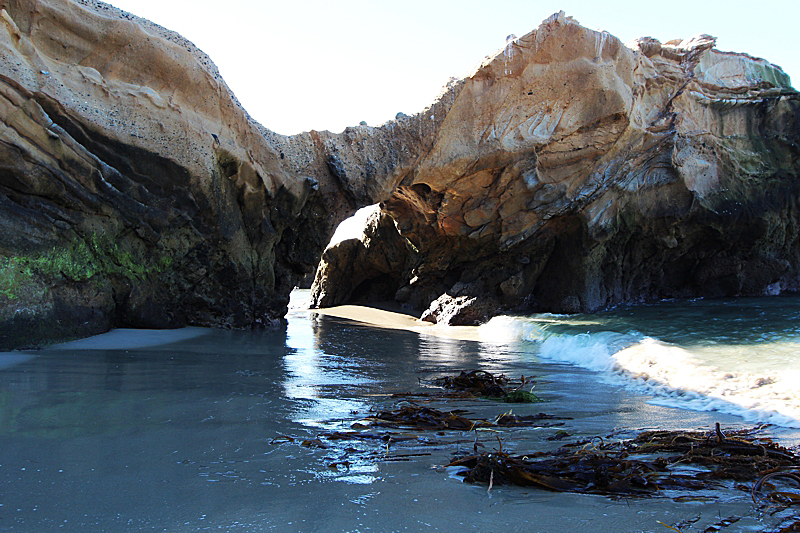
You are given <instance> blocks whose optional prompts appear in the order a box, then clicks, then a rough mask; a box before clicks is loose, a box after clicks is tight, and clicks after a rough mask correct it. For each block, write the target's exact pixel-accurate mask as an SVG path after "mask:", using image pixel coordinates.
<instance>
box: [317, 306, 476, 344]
mask: <svg viewBox="0 0 800 533" xmlns="http://www.w3.org/2000/svg"><path fill="white" fill-rule="evenodd" d="M310 311H311V312H313V313H316V314H319V315H324V316H332V317H336V318H344V319H346V320H352V321H354V322H361V323H362V324H368V325H370V326H376V327H379V328H388V329H401V330H406V331H413V332H415V333H420V334H425V335H435V336H437V337H445V338H449V339H457V340H466V341H485V340H486V339H485V338H482V337H481V335H480V333H479V330H478V327H477V326H442V325H439V324H432V323H430V322H425V321H422V320H420V319H418V318H415V317H413V316H411V315H407V314H405V313H398V312H396V311H387V310H384V309H378V308H374V307H366V306H361V305H339V306H336V307H326V308H324V309H310Z"/></svg>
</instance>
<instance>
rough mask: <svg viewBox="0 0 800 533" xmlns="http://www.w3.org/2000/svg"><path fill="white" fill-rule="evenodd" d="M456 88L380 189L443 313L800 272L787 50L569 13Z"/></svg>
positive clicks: (583, 307)
mask: <svg viewBox="0 0 800 533" xmlns="http://www.w3.org/2000/svg"><path fill="white" fill-rule="evenodd" d="M450 98H451V103H450V105H449V106H448V110H447V114H446V116H445V117H444V120H443V122H442V123H441V125H440V126H439V127H438V129H437V130H436V131H435V132H433V133H432V135H433V138H430V137H429V138H425V140H424V142H423V143H422V145H423V146H424V147H425V149H423V150H422V151H421V152H420V153H419V154H418V157H417V160H416V162H415V164H414V165H413V168H411V169H410V170H409V171H408V172H407V173H405V174H404V175H403V176H402V178H401V179H400V180H399V181H396V182H394V184H395V185H396V188H395V189H394V192H393V193H392V195H391V197H389V198H388V199H386V200H385V201H384V202H383V204H382V207H383V210H384V212H385V213H386V214H388V215H390V216H391V217H392V218H393V219H394V221H395V225H396V227H397V229H398V232H399V234H400V235H402V236H403V237H404V238H405V239H406V240H407V241H408V244H410V246H408V245H405V247H406V248H409V249H412V250H413V255H409V256H408V265H410V266H408V267H406V268H405V269H400V270H398V271H396V272H395V274H394V275H395V277H396V278H395V279H393V280H392V283H393V284H394V285H397V286H399V288H398V290H397V291H396V295H395V298H396V299H397V300H398V301H401V302H405V303H407V304H408V305H409V306H411V307H413V308H416V309H418V310H424V309H426V308H428V307H429V306H430V307H431V309H429V310H428V312H427V313H426V316H427V318H428V319H429V320H436V315H437V311H436V309H444V307H446V306H445V305H443V302H444V303H446V304H447V305H449V306H451V307H452V305H466V306H471V305H479V306H481V309H487V308H491V309H493V310H494V312H500V311H502V310H543V311H552V312H578V311H594V310H598V309H601V308H604V307H606V306H610V305H614V304H618V303H621V302H635V301H644V300H652V299H658V298H670V297H694V296H732V295H757V294H765V293H776V292H779V291H781V290H785V289H797V288H798V282H797V280H798V274H800V272H798V269H799V268H800V255H798V241H797V235H798V233H797V228H798V225H799V224H798V223H800V218H798V211H797V199H798V185H797V183H798V181H797V178H798V170H800V163H799V162H798V157H799V156H800V148H799V147H798V143H800V116H798V109H800V98H799V97H798V94H797V92H796V91H794V90H793V89H792V88H791V86H790V84H789V79H788V77H787V76H786V75H785V74H784V73H783V72H782V71H781V70H780V69H779V68H778V67H775V66H774V65H771V64H770V63H768V62H767V61H764V60H762V59H756V58H753V57H750V56H747V55H744V54H735V53H727V52H720V51H717V50H716V49H714V38H712V37H709V36H699V37H695V38H693V39H689V40H685V41H681V40H677V41H670V42H667V43H660V42H658V41H656V40H655V39H651V38H643V39H639V40H637V41H636V42H633V43H631V44H629V45H627V46H626V45H624V44H622V43H621V42H620V41H619V40H618V39H616V38H615V37H613V36H611V35H609V34H607V33H599V32H596V31H592V30H588V29H586V28H584V27H582V26H580V25H578V24H577V23H576V22H574V21H573V20H572V19H570V18H568V17H565V16H564V14H563V13H559V14H556V15H554V16H553V17H551V18H549V19H548V20H546V21H545V22H543V24H542V25H541V26H540V27H539V28H538V29H537V30H535V31H533V32H531V33H529V34H528V35H525V36H524V37H521V38H519V39H516V40H510V41H509V43H508V45H507V46H506V48H505V49H504V50H502V51H500V52H499V53H498V54H496V55H495V56H494V57H492V58H490V59H487V61H486V62H484V64H482V65H481V66H480V67H479V68H478V69H477V70H476V71H475V72H474V73H473V74H472V75H471V76H469V77H468V78H466V79H465V80H462V81H461V82H459V83H458V84H454V85H453V88H452V92H451V94H450ZM439 118H440V117H438V116H437V120H438V119H439ZM327 253H328V252H326V254H327ZM361 255H368V254H361ZM398 264H400V263H399V262H398ZM323 265H324V262H323ZM351 271H352V269H347V268H345V267H339V268H337V269H336V270H335V272H336V274H335V275H337V276H350V274H349V272H351ZM325 272H327V276H328V277H329V279H321V277H320V275H319V274H318V276H317V282H316V283H317V284H318V285H319V284H328V285H336V284H337V279H338V278H336V279H330V276H331V275H334V274H331V270H326V271H325ZM349 283H350V284H354V283H355V284H357V283H358V281H357V280H356V281H354V280H352V279H351V280H349ZM320 294H321V297H319V298H317V299H316V304H317V305H320V306H325V305H331V304H338V303H343V300H341V299H338V300H337V299H333V298H331V299H326V298H324V297H322V296H324V295H322V293H320ZM443 296H444V299H442V297H443ZM437 299H438V300H437ZM458 302H462V304H458ZM487 304H488V307H487ZM438 314H441V316H442V317H452V316H458V315H459V313H456V312H454V311H453V309H450V310H449V311H447V312H440V313H438ZM460 314H462V315H465V316H466V315H470V316H479V315H481V313H472V314H470V313H463V312H462V313H460ZM483 314H484V315H485V314H486V313H483ZM489 314H491V312H490V313H489ZM431 315H433V316H431ZM443 321H445V322H450V323H455V322H458V319H456V320H451V319H447V318H443ZM470 321H472V319H469V320H467V322H470Z"/></svg>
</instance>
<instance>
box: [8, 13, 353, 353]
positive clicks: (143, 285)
mask: <svg viewBox="0 0 800 533" xmlns="http://www.w3.org/2000/svg"><path fill="white" fill-rule="evenodd" d="M0 8H2V11H0V18H2V20H0V121H2V127H0V224H2V228H3V231H2V232H0V337H2V338H0V347H8V346H20V345H26V344H35V343H37V342H39V341H41V340H47V339H58V338H64V337H69V336H80V335H87V334H91V333H96V332H99V331H105V330H107V329H108V328H110V327H112V326H115V325H128V326H134V327H171V326H179V325H182V324H187V323H190V324H200V325H216V326H228V327H249V326H251V325H257V324H259V323H262V324H263V323H267V322H270V321H273V320H275V319H278V318H280V317H282V316H283V314H284V313H285V309H286V304H287V302H288V293H289V291H290V290H291V289H292V287H294V285H295V283H296V280H297V279H298V278H299V277H300V276H302V275H304V274H305V273H308V272H311V271H313V269H314V267H315V265H316V261H317V259H318V254H319V251H320V249H321V248H322V247H324V243H326V242H327V240H328V238H329V235H330V229H331V228H330V226H331V225H332V224H334V223H335V222H336V221H337V220H334V219H335V218H341V216H334V214H335V211H336V209H337V207H336V205H335V203H336V202H338V201H339V200H338V196H339V195H335V196H336V198H334V199H332V203H331V204H330V205H329V206H327V205H326V203H325V201H324V198H323V197H322V195H320V194H319V192H320V189H323V190H324V189H325V188H326V187H328V185H327V184H326V183H322V184H320V183H319V182H316V181H315V180H314V173H310V174H306V175H303V176H298V175H296V174H294V173H292V171H291V169H287V167H286V166H285V164H284V161H283V159H284V158H285V156H284V155H283V154H281V153H280V151H279V150H277V149H275V148H274V147H273V146H272V145H271V144H270V142H269V140H268V139H267V137H268V136H269V133H270V132H267V131H265V130H263V129H262V128H261V127H260V126H259V125H257V124H256V123H255V122H254V121H252V120H251V119H250V118H249V116H248V115H247V113H246V112H245V111H244V110H242V109H241V106H240V105H239V103H238V102H237V100H236V98H235V97H234V96H233V95H232V94H231V92H230V91H229V90H228V87H227V86H226V85H225V83H224V82H223V81H222V79H221V78H220V77H219V74H218V72H217V70H216V67H215V66H214V65H213V63H211V61H210V60H209V58H208V57H207V56H205V54H203V53H202V52H200V51H199V50H197V49H196V48H195V47H194V46H193V45H192V44H191V43H189V42H187V41H186V40H185V39H183V38H181V37H180V36H179V35H177V34H175V33H173V32H170V31H167V30H165V29H164V28H161V27H159V26H157V25H155V24H152V23H150V22H148V21H146V20H143V19H139V18H137V17H135V16H132V15H130V14H128V13H125V12H122V11H120V10H117V9H116V8H113V7H111V6H109V5H106V4H103V3H100V2H94V1H91V0H84V1H68V0H47V1H37V2H30V1H28V0H7V1H3V2H0ZM301 149H302V147H301ZM309 149H310V147H309ZM309 164H313V161H312V163H307V164H306V166H309ZM318 166H320V168H324V161H320V162H319V163H318ZM322 174H324V175H325V176H327V173H326V172H322ZM328 207H331V209H333V211H329V210H328ZM343 209H346V210H350V209H351V206H350V205H347V206H345V207H343ZM323 212H325V213H326V216H324V217H323V216H320V215H319V213H323ZM343 212H344V211H343ZM306 219H311V221H310V222H305V220H306Z"/></svg>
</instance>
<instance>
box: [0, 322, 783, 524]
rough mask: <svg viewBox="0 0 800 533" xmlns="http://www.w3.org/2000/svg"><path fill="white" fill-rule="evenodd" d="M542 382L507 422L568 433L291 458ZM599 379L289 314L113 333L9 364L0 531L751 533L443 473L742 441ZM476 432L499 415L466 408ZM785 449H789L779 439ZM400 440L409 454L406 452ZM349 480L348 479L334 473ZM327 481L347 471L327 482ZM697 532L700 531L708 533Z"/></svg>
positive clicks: (726, 496)
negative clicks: (339, 435) (600, 441)
mask: <svg viewBox="0 0 800 533" xmlns="http://www.w3.org/2000/svg"><path fill="white" fill-rule="evenodd" d="M473 368H481V369H485V370H488V371H491V372H504V373H506V374H508V375H511V376H517V375H519V374H524V375H526V376H535V379H536V383H537V384H536V388H535V392H536V393H537V394H538V395H539V396H541V397H542V398H543V399H544V400H546V402H545V403H543V404H534V405H518V406H514V413H516V414H533V413H538V412H540V411H544V412H547V413H548V414H553V415H561V416H571V417H573V419H572V420H568V421H565V423H564V425H563V426H559V427H553V428H545V429H508V430H503V432H502V433H501V434H495V433H491V432H480V433H476V432H474V431H473V432H457V431H450V432H444V433H443V434H430V433H419V432H418V433H410V432H406V434H404V435H401V434H399V433H396V434H395V437H394V438H397V439H398V440H397V442H396V443H395V442H394V441H392V442H390V443H389V444H388V445H387V443H386V442H385V441H381V440H375V441H368V440H363V441H358V442H344V443H342V444H341V445H331V446H330V447H327V448H318V447H314V446H313V445H311V446H304V445H302V441H303V440H305V439H308V440H310V441H313V439H314V438H315V437H317V436H318V435H319V434H320V433H322V432H326V431H330V430H335V429H346V428H349V427H350V424H351V423H352V422H353V421H354V420H358V419H360V418H363V417H366V416H368V415H369V414H370V412H372V411H374V410H375V409H379V408H381V409H382V408H388V407H392V406H393V405H395V403H396V402H397V400H395V399H392V398H390V397H389V396H388V395H389V394H391V393H394V392H403V391H424V390H430V389H429V388H428V386H427V385H426V380H428V379H429V378H431V377H434V376H436V375H440V374H442V373H457V372H459V371H460V370H464V369H473ZM601 377H602V376H601V374H599V373H598V372H596V371H593V370H590V369H585V368H581V367H579V366H576V365H573V364H564V363H560V362H548V361H547V360H544V359H542V358H541V357H539V356H537V355H536V354H535V353H533V352H531V349H530V346H528V345H526V344H525V343H504V344H497V343H495V342H474V341H460V340H455V339H452V338H442V337H437V336H433V335H419V334H417V333H412V332H406V331H400V330H387V329H379V328H373V327H369V326H366V325H362V324H357V323H353V322H348V321H345V320H341V319H337V318H332V317H325V316H314V315H310V314H309V313H308V312H306V311H303V310H297V309H295V310H294V311H293V312H292V313H291V314H290V316H289V320H288V325H287V326H286V328H285V329H281V330H277V331H269V332H230V331H222V330H208V329H201V328H186V329H183V330H178V331H166V332H165V331H131V330H116V331H114V332H112V333H111V334H110V335H106V336H99V337H95V338H92V339H86V340H84V341H78V342H76V343H68V344H63V345H59V346H55V347H52V348H49V349H47V350H42V351H38V352H25V353H13V354H3V355H0V531H23V532H34V531H35V532H47V531H73V532H78V531H80V532H87V531H91V532H100V531H108V532H118V531H169V532H188V531H243V532H245V531H246V532H249V531H303V532H304V531H352V532H355V531H382V532H383V531H428V530H440V531H453V530H454V529H456V528H457V529H459V530H470V531H491V530H500V529H502V530H504V531H511V532H513V531H525V532H536V531H542V532H544V531H597V532H603V531H608V532H621V531H664V530H665V528H664V526H662V525H660V524H659V523H658V522H659V521H661V522H664V523H667V524H673V523H677V522H679V521H681V520H685V519H688V518H691V517H694V516H697V515H700V516H701V517H702V519H701V520H700V521H699V522H698V523H697V525H696V528H697V529H698V530H700V531H702V529H703V528H704V527H705V526H707V525H710V524H712V523H714V522H716V521H717V520H719V518H720V517H725V516H729V515H731V514H739V515H745V514H747V513H750V515H748V516H746V518H744V519H743V520H742V521H740V522H738V523H737V524H736V526H735V527H733V526H732V527H730V528H728V529H727V531H747V530H756V528H760V527H762V526H763V523H762V522H760V520H761V518H760V517H758V516H756V515H753V514H752V503H750V501H749V494H746V493H743V492H741V491H738V492H737V491H718V492H715V493H711V494H709V498H710V500H709V501H707V502H703V503H676V502H674V501H673V500H672V499H671V498H670V497H669V496H670V495H667V496H664V497H659V498H655V499H650V500H616V501H615V500H611V499H608V498H604V497H599V496H581V495H569V494H554V493H549V492H545V491H539V490H532V489H520V488H513V487H495V488H493V490H492V491H491V492H488V491H487V490H486V487H480V486H470V485H467V484H464V483H462V482H461V481H460V478H458V477H457V476H453V475H451V473H450V472H448V471H447V470H445V469H444V468H442V465H445V464H446V463H447V462H448V461H449V459H450V457H451V456H452V454H453V453H454V452H455V451H457V450H461V451H464V450H467V451H469V450H472V449H473V447H474V446H475V439H476V435H477V438H478V440H479V443H480V444H481V445H483V446H484V447H485V449H488V450H491V449H493V448H494V449H496V448H497V447H498V445H499V442H500V441H498V439H497V438H498V437H501V440H502V445H503V447H504V449H505V450H506V451H512V452H520V453H522V452H528V451H534V450H537V449H551V448H554V447H556V446H557V445H558V443H553V442H550V441H547V440H546V437H548V436H553V435H554V434H555V433H556V432H557V431H559V430H564V431H568V432H569V433H571V434H572V435H573V436H574V438H576V439H577V438H580V437H582V436H593V435H603V436H607V435H609V434H611V433H614V435H615V437H614V438H616V437H618V438H623V437H626V436H630V435H632V433H633V431H635V430H639V429H645V428H651V429H652V428H656V427H667V428H677V427H681V428H699V427H705V428H711V427H713V424H714V423H715V422H717V421H719V422H721V423H722V424H723V425H724V426H726V427H738V426H741V425H742V424H743V423H744V421H743V420H742V419H741V418H740V417H737V416H733V415H726V414H722V413H705V412H698V411H691V410H684V409H675V408H670V407H666V406H661V405H653V404H650V403H647V400H649V399H651V397H650V396H647V395H642V394H638V393H636V392H633V391H631V390H630V389H628V388H626V387H625V386H620V385H619V384H614V383H610V382H606V381H604V380H602V379H601ZM434 406H439V407H443V406H447V407H448V408H454V407H456V408H463V409H466V410H467V411H469V414H468V415H467V416H470V417H472V418H480V417H485V418H490V417H493V416H496V415H497V414H499V413H501V412H503V411H506V410H507V409H508V406H507V405H505V404H502V405H498V404H496V403H494V402H490V401H477V400H472V401H462V402H458V403H457V405H455V406H454V405H452V404H434ZM781 431H783V433H782V434H781V437H782V438H784V439H786V440H787V442H788V441H791V439H793V438H795V437H796V435H795V434H794V433H792V431H791V430H781ZM400 437H405V438H407V439H408V440H401V439H400ZM345 461H348V462H350V463H351V464H350V465H349V466H344V465H343V463H344V462H345ZM337 464H338V465H337ZM701 525H702V527H701Z"/></svg>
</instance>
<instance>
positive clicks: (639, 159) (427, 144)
mask: <svg viewBox="0 0 800 533" xmlns="http://www.w3.org/2000/svg"><path fill="white" fill-rule="evenodd" d="M797 106H798V96H797V93H796V92H795V91H794V90H793V89H791V87H790V86H789V81H788V78H787V77H786V76H785V75H784V74H783V73H782V72H781V71H780V69H778V68H777V67H774V66H773V65H771V64H769V63H768V62H766V61H764V60H760V59H754V58H751V57H749V56H746V55H742V54H732V53H723V52H719V51H716V50H714V49H713V38H709V37H700V38H696V39H693V40H688V41H685V42H683V41H680V42H678V41H676V42H669V43H659V42H657V41H655V40H653V39H643V40H640V41H638V43H634V45H632V46H631V47H626V46H624V45H622V43H620V42H619V41H618V40H617V39H615V38H614V37H612V36H610V35H608V34H605V33H598V32H594V31H591V30H587V29H586V28H583V27H581V26H580V25H578V24H577V23H575V22H574V21H572V20H571V19H569V18H566V17H565V16H564V15H563V14H558V15H555V16H553V17H551V18H550V19H548V20H547V21H545V23H543V25H542V26H541V27H540V28H538V29H537V30H536V31H534V32H532V33H530V34H528V35H526V36H524V37H522V38H520V39H516V40H513V41H511V42H509V44H508V46H507V47H506V48H505V50H502V51H501V52H499V53H498V54H497V55H495V56H494V57H493V58H491V59H489V60H487V61H486V62H485V63H484V64H483V65H481V66H480V68H478V69H477V70H476V71H475V72H474V73H473V74H472V75H471V76H469V77H467V78H466V79H463V80H453V81H452V82H451V83H450V84H449V85H448V86H447V87H445V89H444V90H443V92H442V94H441V95H440V97H439V98H438V99H437V100H436V101H435V102H434V103H433V104H432V105H431V106H430V107H428V108H427V109H425V110H423V111H422V112H420V113H418V114H417V115H414V116H405V115H398V118H397V120H395V121H392V122H390V123H387V124H385V125H382V126H380V127H376V128H373V127H369V126H366V125H360V126H355V127H352V128H347V129H346V130H345V131H344V132H342V133H339V134H333V133H330V132H316V131H312V132H308V133H303V134H300V135H295V136H291V137H287V136H282V135H278V134H275V133H274V132H271V131H269V130H268V129H266V128H264V127H262V126H260V125H259V124H257V123H255V122H254V121H253V120H252V119H251V118H250V117H249V116H248V115H247V113H246V112H245V111H244V110H243V109H242V108H241V106H240V105H239V103H238V101H237V100H236V98H235V97H234V96H233V95H232V94H231V92H230V90H229V89H228V87H227V86H226V85H225V83H224V81H223V80H222V79H221V78H220V77H219V74H218V72H217V69H216V67H214V65H213V63H212V62H211V61H210V59H209V58H208V57H207V56H206V55H205V54H203V53H202V52H200V51H199V50H197V49H196V48H195V47H194V46H193V45H192V44H191V43H189V42H188V41H186V40H185V39H183V38H182V37H180V36H179V35H177V34H175V33H173V32H170V31H168V30H166V29H164V28H161V27H159V26H157V25H155V24H152V23H150V22H148V21H146V20H143V19H140V18H138V17H135V16H133V15H131V14H128V13H125V12H122V11H120V10H118V9H116V8H113V7H111V6H109V5H107V4H103V3H101V2H97V1H94V0H38V1H37V2H30V1H28V0H5V1H3V2H0V123H1V124H0V126H1V127H0V223H1V224H2V227H3V232H2V233H0V349H6V348H9V347H19V346H24V345H32V344H37V343H39V342H43V341H48V340H56V339H63V338H66V337H75V336H82V335H88V334H92V333H97V332H100V331H105V330H107V329H108V328H110V327H113V326H120V325H126V326H135V327H172V326H179V325H182V324H196V325H212V326H224V327H250V326H254V325H264V324H267V323H271V322H274V321H276V320H278V319H279V318H280V317H282V316H283V315H284V313H285V311H286V306H287V303H288V295H289V292H290V291H291V289H292V287H294V286H295V285H296V284H297V283H298V282H300V280H301V279H302V278H304V277H306V276H308V275H309V274H310V273H311V272H313V271H314V269H315V268H316V266H317V261H318V259H319V257H320V255H321V254H322V252H323V249H324V248H325V245H326V243H327V242H328V240H329V238H330V236H331V234H332V233H333V230H334V228H335V227H336V225H337V224H338V223H339V222H340V221H341V220H342V219H344V218H345V217H346V216H348V215H349V214H351V213H353V212H354V211H355V210H356V209H357V208H359V207H362V206H365V205H371V204H375V203H378V202H382V203H381V206H382V207H381V212H380V213H376V214H375V216H374V217H373V219H372V221H371V224H372V225H371V226H370V228H368V231H366V232H365V234H364V235H365V236H364V237H363V238H361V239H357V240H356V241H354V240H350V241H343V242H341V243H339V244H338V245H337V246H336V247H335V249H334V248H332V249H330V250H328V251H327V252H325V261H324V262H323V263H322V265H321V266H320V267H319V269H318V275H317V281H316V282H315V288H314V300H315V303H316V304H317V305H320V306H324V305H333V304H338V303H345V302H348V301H353V300H358V299H364V298H394V299H396V300H397V301H399V302H402V303H405V304H407V305H408V306H410V307H414V308H417V309H419V310H420V312H421V311H423V310H425V309H428V308H430V310H429V312H428V314H427V315H428V316H429V317H430V319H432V320H442V321H445V322H448V321H449V322H464V321H475V320H480V319H481V318H480V317H484V316H488V315H490V314H492V313H493V312H497V311H498V310H501V309H503V310H505V309H522V308H525V309H544V310H551V311H580V310H593V309H599V308H601V307H603V306H606V305H609V304H613V303H617V302H622V301H635V300H640V299H648V298H658V297H665V296H696V295H732V294H761V293H763V292H765V291H767V292H779V291H780V290H784V289H792V288H796V281H795V280H797V279H798V276H797V274H798V263H799V261H798V253H797V242H796V235H797V227H798V218H797V209H796V206H795V203H796V198H797V187H796V185H795V183H796V181H797V179H796V178H797V170H798V162H797V161H798V113H797ZM432 304H434V305H432ZM448 317H449V318H448Z"/></svg>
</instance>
